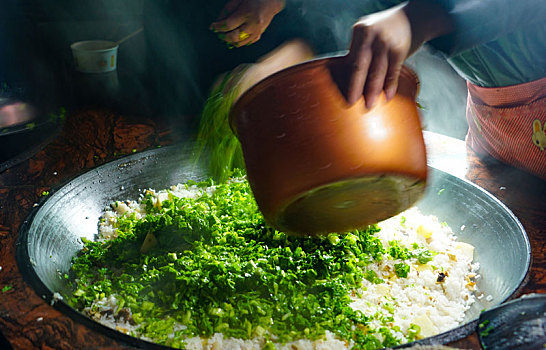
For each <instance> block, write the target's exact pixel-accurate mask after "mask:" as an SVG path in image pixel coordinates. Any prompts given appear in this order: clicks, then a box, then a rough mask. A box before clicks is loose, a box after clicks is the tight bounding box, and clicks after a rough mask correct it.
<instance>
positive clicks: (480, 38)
mask: <svg viewBox="0 0 546 350" xmlns="http://www.w3.org/2000/svg"><path fill="white" fill-rule="evenodd" d="M430 1H434V2H436V3H439V4H440V5H441V6H442V7H443V8H444V9H445V10H446V11H447V12H448V14H449V15H450V16H451V18H452V19H453V22H454V26H455V30H454V31H453V32H452V33H451V34H449V35H446V36H443V37H440V38H437V39H434V40H432V41H430V42H429V43H430V44H431V45H432V46H433V47H435V48H436V49H438V50H440V51H443V52H444V53H446V54H447V55H449V56H452V55H455V54H457V53H460V52H462V51H465V50H467V49H470V48H472V47H474V46H477V45H479V44H483V43H486V42H490V41H493V40H496V39H497V38H499V37H501V36H504V35H506V34H509V33H511V32H513V31H516V30H518V29H519V28H523V27H525V26H528V25H535V24H537V23H541V22H542V23H544V25H545V26H546V0H430ZM537 45H544V43H537Z"/></svg>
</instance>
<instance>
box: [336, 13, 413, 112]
mask: <svg viewBox="0 0 546 350" xmlns="http://www.w3.org/2000/svg"><path fill="white" fill-rule="evenodd" d="M411 34H412V33H411V26H410V22H409V20H408V18H407V16H406V14H405V13H404V11H402V9H401V8H395V9H389V10H386V11H382V12H378V13H374V14H371V15H368V16H365V17H362V18H361V19H360V20H358V22H356V23H355V24H354V26H353V36H352V40H351V46H350V48H349V53H348V54H347V56H345V57H344V58H343V63H344V64H345V65H346V66H347V67H349V68H348V69H349V72H348V78H347V86H345V87H342V88H345V89H346V91H345V95H346V98H347V102H348V103H349V104H351V105H352V104H354V103H355V102H356V101H357V100H358V99H359V98H360V96H362V94H364V100H365V102H366V107H368V108H371V107H372V106H373V105H374V104H375V102H376V101H377V98H378V97H379V94H380V93H381V91H384V92H385V96H386V98H387V100H389V99H391V98H392V97H394V95H395V93H396V88H397V86H398V77H399V75H400V70H401V69H402V64H403V63H404V60H405V59H406V57H408V55H409V53H410V48H411V39H412V35H411Z"/></svg>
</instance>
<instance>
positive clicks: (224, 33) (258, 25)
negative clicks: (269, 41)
mask: <svg viewBox="0 0 546 350" xmlns="http://www.w3.org/2000/svg"><path fill="white" fill-rule="evenodd" d="M284 4H285V1H284V0H229V1H228V2H227V3H226V5H225V6H224V8H223V9H222V11H221V13H220V16H219V17H218V19H217V20H216V22H214V23H212V24H211V26H210V28H211V30H214V31H215V32H217V33H218V34H219V37H220V38H221V39H222V40H224V41H225V42H226V43H228V45H232V46H234V47H241V46H245V45H250V44H253V43H255V42H256V41H258V40H260V38H261V36H262V34H263V32H264V31H265V30H266V29H267V27H268V26H269V24H270V23H271V21H272V20H273V17H275V15H276V14H277V13H279V12H281V11H282V9H283V8H284Z"/></svg>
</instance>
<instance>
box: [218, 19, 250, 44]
mask: <svg viewBox="0 0 546 350" xmlns="http://www.w3.org/2000/svg"><path fill="white" fill-rule="evenodd" d="M249 28H250V26H248V25H246V24H243V25H242V26H240V27H239V28H236V29H234V30H232V31H230V32H228V33H225V36H224V41H226V42H228V43H230V44H232V45H235V46H241V45H243V44H245V43H247V42H248V41H249V39H250V38H251V36H253V33H251V30H250V29H249Z"/></svg>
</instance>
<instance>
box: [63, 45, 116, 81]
mask: <svg viewBox="0 0 546 350" xmlns="http://www.w3.org/2000/svg"><path fill="white" fill-rule="evenodd" d="M118 47H119V45H118V44H117V43H115V42H113V41H106V40H88V41H78V42H75V43H73V44H72V45H70V48H71V49H72V55H73V57H74V67H75V68H76V70H77V71H79V72H82V73H104V72H111V71H113V70H116V67H117V58H118Z"/></svg>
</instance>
